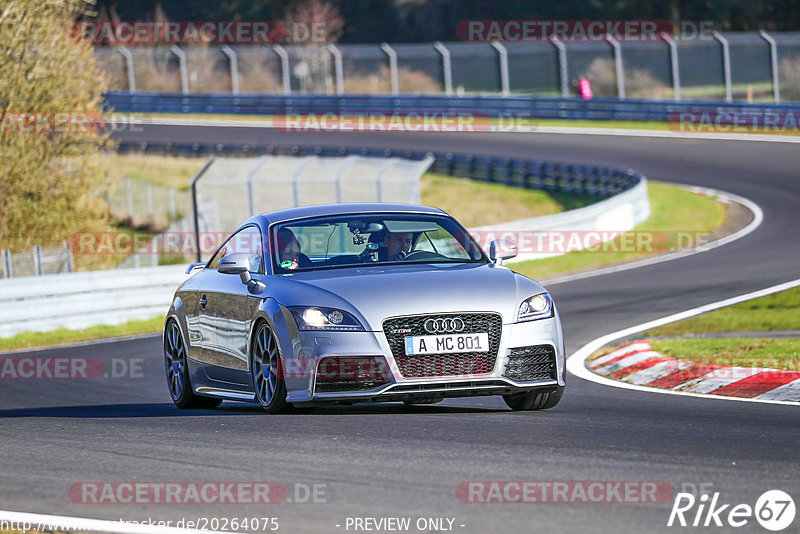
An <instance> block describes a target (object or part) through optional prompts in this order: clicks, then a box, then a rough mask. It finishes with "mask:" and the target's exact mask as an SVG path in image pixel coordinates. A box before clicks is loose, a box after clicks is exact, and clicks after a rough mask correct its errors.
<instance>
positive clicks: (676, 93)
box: [661, 32, 681, 101]
mask: <svg viewBox="0 0 800 534" xmlns="http://www.w3.org/2000/svg"><path fill="white" fill-rule="evenodd" d="M661 38H662V39H664V42H665V43H667V46H669V66H670V70H671V71H672V93H673V97H674V98H675V100H676V101H679V100H680V99H681V73H680V70H679V69H678V66H679V65H678V44H677V43H676V42H675V39H673V38H672V36H670V35H669V34H668V33H666V32H661Z"/></svg>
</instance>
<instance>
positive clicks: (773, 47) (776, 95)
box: [758, 30, 781, 104]
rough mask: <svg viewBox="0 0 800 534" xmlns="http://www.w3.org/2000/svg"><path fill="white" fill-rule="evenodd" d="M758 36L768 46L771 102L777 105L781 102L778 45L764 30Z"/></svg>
mask: <svg viewBox="0 0 800 534" xmlns="http://www.w3.org/2000/svg"><path fill="white" fill-rule="evenodd" d="M758 34H759V35H761V38H762V39H764V40H765V41H766V42H767V44H769V61H770V65H771V70H772V100H773V101H774V102H775V103H776V104H777V103H778V102H780V101H781V82H780V77H779V75H778V74H779V73H778V43H776V42H775V39H773V38H772V36H771V35H770V34H768V33H767V32H765V31H764V30H761V31H759V32H758Z"/></svg>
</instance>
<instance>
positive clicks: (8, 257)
mask: <svg viewBox="0 0 800 534" xmlns="http://www.w3.org/2000/svg"><path fill="white" fill-rule="evenodd" d="M73 269H74V267H73V261H72V252H71V251H70V248H69V245H68V243H67V242H64V243H63V244H62V245H61V246H60V247H52V248H42V247H40V246H35V247H33V248H32V249H30V250H24V251H21V252H11V251H9V250H0V278H16V277H20V276H41V275H43V274H57V273H71V272H72V271H73Z"/></svg>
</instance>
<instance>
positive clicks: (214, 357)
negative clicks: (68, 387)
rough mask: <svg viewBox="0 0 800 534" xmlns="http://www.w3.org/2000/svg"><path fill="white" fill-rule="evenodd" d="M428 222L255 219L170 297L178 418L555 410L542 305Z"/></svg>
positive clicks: (461, 233)
mask: <svg viewBox="0 0 800 534" xmlns="http://www.w3.org/2000/svg"><path fill="white" fill-rule="evenodd" d="M488 248H489V251H488V254H487V253H486V252H484V250H483V249H482V248H481V246H480V245H479V244H478V243H477V242H476V241H475V239H474V238H473V237H472V236H471V235H470V233H469V232H468V231H467V230H466V229H465V228H464V227H463V226H462V225H461V224H460V223H458V222H457V221H456V220H455V219H454V218H453V217H451V216H449V215H448V214H447V213H445V212H444V211H442V210H440V209H437V208H430V207H423V206H412V205H400V204H337V205H325V206H310V207H300V208H292V209H286V210H281V211H276V212H271V213H265V214H261V215H256V216H254V217H251V218H250V219H248V220H246V221H245V222H244V223H243V224H242V225H241V226H240V227H239V228H238V229H236V230H235V231H234V232H233V233H232V234H231V235H230V236H228V238H227V239H226V240H225V241H224V243H223V244H222V245H221V246H220V247H219V249H218V250H217V251H216V252H215V253H214V254H213V255H212V256H211V258H210V259H209V260H208V261H207V262H204V263H199V264H193V265H191V266H190V267H189V269H187V273H190V274H192V276H190V277H189V278H188V279H187V280H186V281H185V282H184V283H183V284H182V285H181V286H180V287H179V288H178V290H177V292H176V293H175V296H174V300H173V302H172V305H171V306H170V309H169V312H168V314H167V319H166V323H165V327H164V336H163V341H164V361H165V370H166V378H167V386H168V390H169V393H170V396H171V397H172V400H173V401H174V402H175V404H176V405H177V406H179V407H181V408H192V407H213V406H216V405H219V403H220V402H222V401H223V400H226V399H227V400H234V401H244V402H255V403H259V404H260V405H261V406H262V407H263V408H264V409H265V410H266V411H267V412H271V413H275V412H280V411H283V410H289V409H292V408H297V407H301V408H302V407H314V406H317V405H320V404H323V403H339V404H353V403H358V402H383V401H386V402H404V403H407V404H414V403H434V402H438V401H441V400H443V399H445V398H448V397H469V396H477V395H500V396H502V397H503V399H504V400H505V402H506V404H507V405H508V406H509V407H510V408H512V409H513V410H539V409H545V408H551V407H553V406H555V405H556V404H557V403H558V402H559V400H560V399H561V396H562V395H563V392H564V386H565V383H564V378H565V369H564V367H565V366H564V341H563V337H562V330H561V323H560V319H559V316H558V311H557V310H556V306H555V304H554V303H553V300H552V298H551V297H550V295H549V293H548V292H547V291H546V290H545V289H544V288H543V287H542V286H541V285H539V284H537V283H536V282H534V281H533V280H531V279H529V278H526V277H525V276H522V275H520V274H517V273H515V272H513V271H511V270H509V269H508V268H507V267H505V266H504V265H503V262H504V260H508V259H510V258H512V257H514V256H515V255H516V247H515V246H514V244H513V243H510V242H503V241H500V242H492V243H491V245H490V246H489V247H488Z"/></svg>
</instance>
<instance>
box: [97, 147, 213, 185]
mask: <svg viewBox="0 0 800 534" xmlns="http://www.w3.org/2000/svg"><path fill="white" fill-rule="evenodd" d="M104 157H105V158H106V164H107V169H108V171H107V173H108V180H109V181H110V182H111V183H112V184H119V183H122V180H123V179H124V178H125V177H126V176H130V177H131V178H133V179H134V180H141V181H145V182H152V183H154V184H158V185H163V186H165V187H173V188H175V189H179V190H188V189H189V185H190V184H191V181H192V177H193V176H194V175H195V174H196V173H197V171H199V170H200V169H201V168H202V167H203V164H204V163H205V162H206V158H193V157H192V158H184V157H175V156H161V155H156V154H147V155H143V154H114V153H109V154H106V155H105V156H104Z"/></svg>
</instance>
